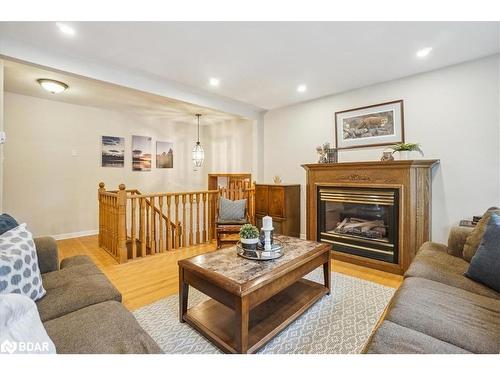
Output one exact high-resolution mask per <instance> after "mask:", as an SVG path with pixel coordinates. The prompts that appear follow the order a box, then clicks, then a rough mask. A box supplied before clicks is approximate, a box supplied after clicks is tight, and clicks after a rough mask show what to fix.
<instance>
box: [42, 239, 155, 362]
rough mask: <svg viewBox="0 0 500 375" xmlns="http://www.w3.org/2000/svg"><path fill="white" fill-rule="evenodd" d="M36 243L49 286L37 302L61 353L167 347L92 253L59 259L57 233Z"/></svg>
mask: <svg viewBox="0 0 500 375" xmlns="http://www.w3.org/2000/svg"><path fill="white" fill-rule="evenodd" d="M35 244H36V249H37V253H38V262H39V267H40V271H41V273H42V281H43V286H44V288H45V289H46V291H47V294H46V295H45V296H44V297H42V298H41V299H39V300H38V301H36V305H37V308H38V312H39V313H40V318H41V320H42V322H43V325H44V326H45V329H46V331H47V333H48V335H49V337H50V338H51V339H52V341H53V342H54V345H55V347H56V351H57V353H96V354H97V353H103V354H104V353H106V354H109V353H114V354H116V353H139V354H143V353H162V351H161V349H160V348H159V347H158V345H157V344H156V343H155V342H154V341H153V339H152V338H151V337H150V336H149V335H148V334H147V333H146V332H145V331H144V330H143V329H142V328H141V327H140V326H139V324H138V323H137V321H136V320H135V318H134V316H133V315H132V314H131V313H130V312H129V311H128V310H127V309H126V308H125V307H124V306H123V305H122V304H121V299H122V297H121V294H120V292H118V290H117V289H116V288H115V287H114V286H113V285H112V284H111V283H110V282H109V280H108V279H107V277H106V276H105V275H104V274H103V273H102V272H101V271H100V270H99V269H98V268H97V267H96V265H95V264H94V263H93V262H92V260H91V259H90V258H89V257H87V256H74V257H70V258H66V259H63V261H62V262H61V264H59V256H58V251H57V244H56V242H55V240H54V239H52V238H50V237H43V238H36V239H35Z"/></svg>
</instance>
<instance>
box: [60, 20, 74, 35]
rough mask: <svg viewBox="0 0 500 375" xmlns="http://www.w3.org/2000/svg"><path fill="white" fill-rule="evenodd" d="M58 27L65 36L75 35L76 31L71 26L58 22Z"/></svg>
mask: <svg viewBox="0 0 500 375" xmlns="http://www.w3.org/2000/svg"><path fill="white" fill-rule="evenodd" d="M56 26H57V28H58V29H59V31H60V32H62V33H63V34H65V35H68V36H73V35H75V29H73V28H72V27H71V26H69V25H66V24H65V23H62V22H56Z"/></svg>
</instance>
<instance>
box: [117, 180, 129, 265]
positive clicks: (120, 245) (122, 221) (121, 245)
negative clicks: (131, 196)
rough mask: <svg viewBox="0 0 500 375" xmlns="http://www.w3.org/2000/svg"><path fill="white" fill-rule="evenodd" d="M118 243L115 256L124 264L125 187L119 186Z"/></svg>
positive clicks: (125, 230) (125, 257) (125, 238)
mask: <svg viewBox="0 0 500 375" xmlns="http://www.w3.org/2000/svg"><path fill="white" fill-rule="evenodd" d="M118 189H119V190H118V199H117V205H118V214H117V215H118V220H117V223H118V225H117V226H118V228H117V231H118V243H117V255H118V262H119V263H125V262H126V261H127V258H128V257H127V221H126V220H127V216H126V215H127V192H126V191H125V185H124V184H120V186H118Z"/></svg>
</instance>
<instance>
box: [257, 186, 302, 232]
mask: <svg viewBox="0 0 500 375" xmlns="http://www.w3.org/2000/svg"><path fill="white" fill-rule="evenodd" d="M255 216H256V221H257V227H258V228H259V229H260V228H261V227H262V218H263V217H264V216H271V217H272V218H273V225H274V232H275V233H276V234H284V235H287V236H292V237H300V185H284V184H279V185H278V184H272V185H264V184H256V185H255Z"/></svg>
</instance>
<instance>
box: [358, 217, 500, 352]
mask: <svg viewBox="0 0 500 375" xmlns="http://www.w3.org/2000/svg"><path fill="white" fill-rule="evenodd" d="M470 230H471V229H469V228H464V227H455V228H453V229H452V231H451V232H450V237H449V240H448V246H445V245H441V244H437V243H432V242H427V243H425V244H423V245H422V247H421V248H420V250H419V252H418V254H417V255H416V257H415V259H414V260H413V262H412V264H411V265H410V267H409V268H408V270H407V271H406V273H405V279H404V281H403V284H402V286H401V287H400V288H399V289H398V291H397V292H396V294H395V296H394V298H393V299H392V301H391V303H390V305H389V307H388V309H387V311H386V315H385V317H384V320H383V321H382V323H381V324H380V325H379V326H378V328H377V329H376V331H375V332H374V333H373V334H372V336H371V338H370V340H369V342H368V344H367V345H366V347H365V349H364V352H365V353H386V354H391V353H394V354H395V353H404V354H408V353H422V354H423V353H443V354H445V353H460V354H462V353H495V354H498V353H499V352H500V293H498V292H496V291H494V290H493V289H490V288H488V287H486V286H485V285H483V284H480V283H477V282H475V281H472V280H470V279H468V278H467V277H465V276H464V272H465V271H466V270H467V269H468V267H469V263H468V262H466V261H465V260H463V259H462V249H463V245H464V243H465V240H466V238H467V235H468V234H469V233H470Z"/></svg>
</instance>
